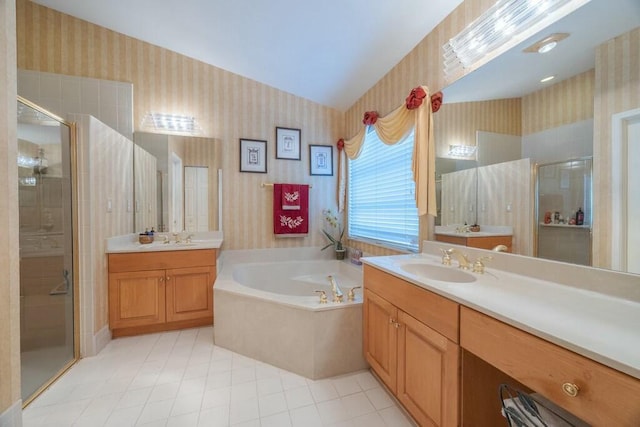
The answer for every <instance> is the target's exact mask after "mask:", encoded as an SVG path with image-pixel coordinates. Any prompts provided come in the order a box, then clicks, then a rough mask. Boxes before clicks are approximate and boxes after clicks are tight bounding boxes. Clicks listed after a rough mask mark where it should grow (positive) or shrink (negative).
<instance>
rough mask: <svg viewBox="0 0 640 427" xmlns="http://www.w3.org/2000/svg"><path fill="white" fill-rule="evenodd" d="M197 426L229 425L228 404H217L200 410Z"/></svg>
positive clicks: (218, 426) (215, 426)
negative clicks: (214, 406) (217, 405)
mask: <svg viewBox="0 0 640 427" xmlns="http://www.w3.org/2000/svg"><path fill="white" fill-rule="evenodd" d="M198 426H203V427H228V426H229V406H228V405H227V406H219V407H217V408H210V409H206V410H204V411H202V412H200V418H199V419H198Z"/></svg>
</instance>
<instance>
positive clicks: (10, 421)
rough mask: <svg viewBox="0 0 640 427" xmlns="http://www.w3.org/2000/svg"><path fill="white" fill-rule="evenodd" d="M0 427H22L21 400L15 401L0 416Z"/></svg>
mask: <svg viewBox="0 0 640 427" xmlns="http://www.w3.org/2000/svg"><path fill="white" fill-rule="evenodd" d="M0 427H22V400H18V401H16V402H15V403H14V404H13V405H11V406H9V408H7V410H6V411H4V412H3V413H1V414H0Z"/></svg>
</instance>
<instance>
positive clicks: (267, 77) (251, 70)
mask: <svg viewBox="0 0 640 427" xmlns="http://www.w3.org/2000/svg"><path fill="white" fill-rule="evenodd" d="M461 1H462V0H428V1H427V0H399V1H389V0H322V1H319V2H317V3H316V2H312V1H309V0H272V1H264V0H226V1H225V0H190V1H184V2H176V1H169V0H134V1H132V0H109V1H104V0H101V1H98V0H35V2H36V3H39V4H42V5H44V6H47V7H50V8H52V9H56V10H58V11H61V12H64V13H67V14H69V15H72V16H75V17H78V18H80V19H83V20H86V21H89V22H92V23H95V24H98V25H101V26H104V27H107V28H109V29H112V30H114V31H117V32H119V33H123V34H126V35H128V36H131V37H134V38H137V39H140V40H144V41H146V42H149V43H152V44H154V45H157V46H161V47H164V48H167V49H170V50H173V51H176V52H179V53H181V54H184V55H186V56H189V57H192V58H195V59H198V60H200V61H203V62H206V63H208V64H211V65H215V66H216V67H219V68H222V69H225V70H228V71H231V72H233V73H236V74H239V75H241V76H244V77H248V78H250V79H253V80H256V81H259V82H261V83H264V84H267V85H269V86H273V87H275V88H277V89H280V90H283V91H286V92H289V93H292V94H295V95H298V96H300V97H303V98H307V99H310V100H312V101H315V102H318V103H320V104H323V105H327V106H330V107H334V108H336V109H338V110H341V111H344V110H346V109H348V108H349V107H350V106H351V105H353V103H354V102H355V101H357V100H358V98H360V97H361V96H362V95H363V94H364V93H365V92H366V91H367V90H368V89H369V88H371V87H372V86H373V85H374V84H375V83H376V82H378V80H380V79H381V78H382V77H383V76H384V75H385V74H386V73H387V72H388V71H389V70H391V68H393V66H395V65H396V64H397V63H398V62H399V61H400V60H401V59H402V58H403V57H404V56H405V55H406V54H407V53H409V52H410V51H411V49H413V47H415V45H417V44H418V43H419V42H420V40H422V39H423V38H424V37H425V36H426V35H427V34H428V33H429V32H430V31H431V30H432V29H433V28H434V27H435V26H436V25H437V24H438V23H439V22H440V21H442V20H443V19H444V18H445V17H446V16H447V15H448V14H449V13H450V12H451V11H452V10H453V9H454V8H455V7H456V6H457V5H458V4H460V3H461ZM415 83H416V84H418V83H420V82H415ZM422 83H424V82H422Z"/></svg>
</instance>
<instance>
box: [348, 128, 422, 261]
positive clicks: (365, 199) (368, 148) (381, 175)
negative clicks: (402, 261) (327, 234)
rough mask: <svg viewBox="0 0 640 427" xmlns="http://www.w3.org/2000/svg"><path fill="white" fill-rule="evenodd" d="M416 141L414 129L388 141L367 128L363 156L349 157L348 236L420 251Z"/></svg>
mask: <svg viewBox="0 0 640 427" xmlns="http://www.w3.org/2000/svg"><path fill="white" fill-rule="evenodd" d="M413 141H414V138H413V130H412V131H411V132H410V133H409V134H408V135H407V136H406V137H405V138H404V139H403V140H402V141H400V142H398V143H396V144H394V145H386V144H384V143H383V142H382V141H380V139H379V138H378V135H377V134H376V132H375V130H374V129H373V128H372V127H370V128H369V129H368V131H367V135H366V136H365V140H364V145H363V147H362V152H361V153H360V156H359V157H358V158H357V159H354V160H350V161H349V183H348V186H349V187H348V190H349V191H348V203H349V204H348V220H349V238H351V239H355V240H363V241H367V242H371V243H375V244H382V245H384V246H391V247H394V248H398V249H405V250H410V251H414V252H417V250H418V208H417V207H416V202H415V196H414V194H415V183H414V182H413V174H412V172H411V160H412V154H413Z"/></svg>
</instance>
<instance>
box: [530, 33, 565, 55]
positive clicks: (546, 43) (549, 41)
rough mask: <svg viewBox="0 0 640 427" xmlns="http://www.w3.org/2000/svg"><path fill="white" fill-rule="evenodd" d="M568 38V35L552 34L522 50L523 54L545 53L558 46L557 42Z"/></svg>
mask: <svg viewBox="0 0 640 427" xmlns="http://www.w3.org/2000/svg"><path fill="white" fill-rule="evenodd" d="M567 37H569V33H554V34H551V35H549V36H547V37H545V38H543V39H542V40H538V41H537V42H535V43H534V44H532V45H531V46H529V47H527V48H526V49H524V50H523V52H525V53H547V52H549V51H550V50H551V49H553V48H554V47H556V46H557V45H558V43H559V42H561V41H562V40H564V39H566V38H567Z"/></svg>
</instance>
